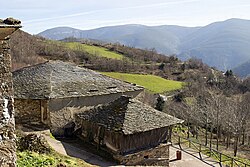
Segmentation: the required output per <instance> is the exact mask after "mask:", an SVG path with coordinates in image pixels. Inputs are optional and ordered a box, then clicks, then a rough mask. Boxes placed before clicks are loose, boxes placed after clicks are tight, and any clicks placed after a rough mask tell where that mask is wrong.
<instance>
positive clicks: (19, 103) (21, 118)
mask: <svg viewBox="0 0 250 167" xmlns="http://www.w3.org/2000/svg"><path fill="white" fill-rule="evenodd" d="M15 119H16V123H17V124H19V123H24V124H25V123H32V124H35V123H39V122H41V101H40V100H25V99H15Z"/></svg>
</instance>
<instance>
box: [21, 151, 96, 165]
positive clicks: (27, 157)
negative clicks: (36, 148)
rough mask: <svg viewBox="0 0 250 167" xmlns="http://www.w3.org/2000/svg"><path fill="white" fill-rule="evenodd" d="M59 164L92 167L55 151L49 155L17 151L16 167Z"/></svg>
mask: <svg viewBox="0 0 250 167" xmlns="http://www.w3.org/2000/svg"><path fill="white" fill-rule="evenodd" d="M60 163H61V164H63V165H66V166H67V167H91V166H92V165H90V164H87V163H86V162H84V161H82V160H80V159H77V158H72V157H69V156H64V155H61V154H59V153H57V152H55V151H53V152H52V153H50V154H38V153H35V152H31V151H23V152H20V151H17V166H18V167H45V166H48V167H57V165H59V164H60Z"/></svg>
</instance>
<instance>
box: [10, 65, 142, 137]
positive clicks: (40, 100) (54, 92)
mask: <svg viewBox="0 0 250 167" xmlns="http://www.w3.org/2000/svg"><path fill="white" fill-rule="evenodd" d="M13 82H14V90H15V92H14V93H15V111H16V122H17V123H21V124H25V123H28V124H34V125H36V124H41V123H42V124H44V125H47V126H49V127H50V129H51V132H52V133H53V134H54V135H56V136H62V135H68V134H67V133H68V131H67V130H68V129H70V128H74V126H75V125H74V115H75V113H77V112H81V111H84V110H86V109H87V108H88V107H91V106H96V105H99V104H105V103H109V102H111V101H113V100H115V99H117V98H119V97H120V96H121V95H128V96H132V97H135V96H137V95H138V94H139V93H140V92H141V91H143V88H142V87H139V86H136V85H133V84H130V83H126V82H122V81H120V80H116V79H113V78H110V77H107V76H104V75H102V74H100V73H97V72H94V71H92V70H89V69H86V68H80V67H78V66H75V65H73V64H70V63H65V62H62V61H47V62H45V63H42V64H37V65H34V66H30V67H25V68H22V69H20V70H17V71H14V72H13Z"/></svg>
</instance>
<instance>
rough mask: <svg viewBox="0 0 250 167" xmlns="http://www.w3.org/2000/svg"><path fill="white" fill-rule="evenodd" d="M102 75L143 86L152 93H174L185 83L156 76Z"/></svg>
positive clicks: (109, 73) (113, 73)
mask: <svg viewBox="0 0 250 167" xmlns="http://www.w3.org/2000/svg"><path fill="white" fill-rule="evenodd" d="M102 74H104V75H107V76H109V77H112V78H116V79H120V80H123V81H127V82H131V83H135V84H137V85H140V86H143V87H145V89H147V90H149V91H150V92H152V93H163V92H168V91H173V90H177V89H181V88H182V86H183V82H178V81H173V80H167V79H164V78H161V77H158V76H155V75H140V74H128V73H117V72H102Z"/></svg>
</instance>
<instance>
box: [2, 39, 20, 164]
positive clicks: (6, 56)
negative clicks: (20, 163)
mask: <svg viewBox="0 0 250 167" xmlns="http://www.w3.org/2000/svg"><path fill="white" fill-rule="evenodd" d="M13 102H14V100H13V85H12V74H11V57H10V50H9V44H8V40H3V41H1V40H0V148H1V149H0V166H1V167H5V166H6V167H7V166H15V161H16V156H15V151H16V150H15V149H16V144H15V134H14V131H15V120H14V107H13Z"/></svg>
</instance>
